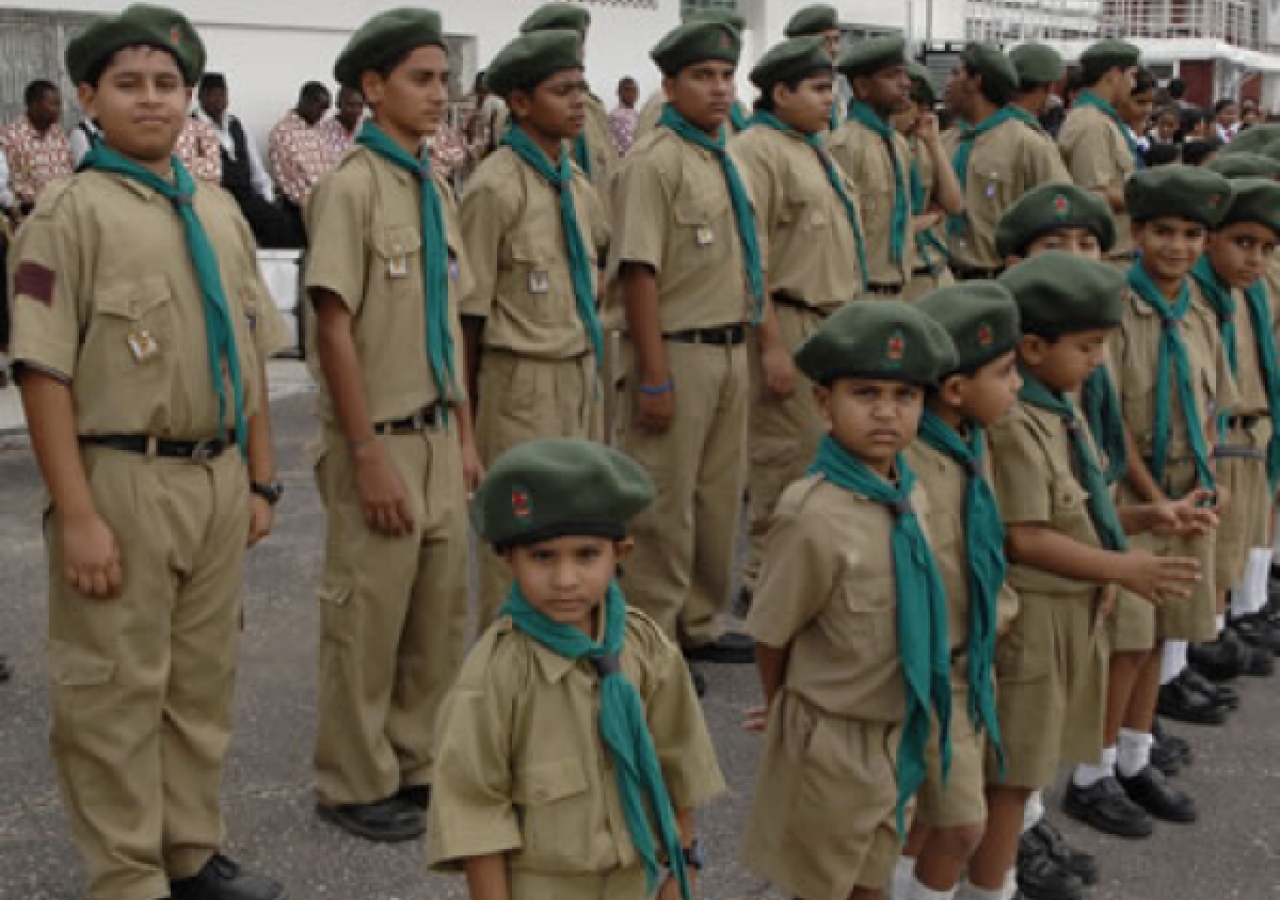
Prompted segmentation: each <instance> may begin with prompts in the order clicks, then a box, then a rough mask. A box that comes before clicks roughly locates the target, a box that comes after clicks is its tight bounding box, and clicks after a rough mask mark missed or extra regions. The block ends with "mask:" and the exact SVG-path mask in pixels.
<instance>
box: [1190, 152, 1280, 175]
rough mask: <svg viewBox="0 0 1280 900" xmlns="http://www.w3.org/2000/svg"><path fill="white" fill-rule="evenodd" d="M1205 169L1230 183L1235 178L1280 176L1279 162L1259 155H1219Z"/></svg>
mask: <svg viewBox="0 0 1280 900" xmlns="http://www.w3.org/2000/svg"><path fill="white" fill-rule="evenodd" d="M1205 168H1206V169H1208V170H1209V171H1211V172H1217V173H1218V174H1219V175H1221V176H1222V177H1223V178H1227V179H1230V180H1232V181H1235V180H1236V179H1237V178H1275V177H1276V176H1277V175H1280V161H1277V160H1274V159H1272V158H1271V157H1269V156H1263V155H1262V154H1261V153H1247V152H1246V153H1223V154H1219V155H1218V156H1216V157H1214V158H1213V160H1212V161H1211V162H1209V163H1207V164H1206V165H1205Z"/></svg>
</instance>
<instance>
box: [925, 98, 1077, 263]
mask: <svg viewBox="0 0 1280 900" xmlns="http://www.w3.org/2000/svg"><path fill="white" fill-rule="evenodd" d="M949 137H950V141H949V142H948V144H947V149H948V151H949V152H950V153H951V154H952V155H954V154H955V152H956V150H957V148H958V147H959V144H960V139H959V138H960V133H959V132H952V133H951V134H950V135H949ZM1051 182H1063V183H1067V184H1070V183H1071V176H1070V175H1068V174H1067V170H1066V167H1065V166H1063V164H1062V156H1061V154H1059V153H1058V148H1057V147H1056V146H1055V145H1054V143H1053V140H1052V139H1051V138H1050V137H1049V136H1048V135H1047V134H1045V133H1044V132H1043V131H1041V130H1040V129H1039V128H1033V127H1031V126H1030V125H1027V124H1026V123H1025V122H1019V121H1016V120H1013V121H1008V122H1005V123H1003V124H1002V125H1000V126H998V127H997V128H994V129H992V130H991V131H988V132H987V133H986V134H984V135H982V136H981V137H979V138H976V139H975V140H974V142H973V150H972V151H971V153H970V155H969V172H968V175H967V177H966V179H965V185H964V209H965V211H964V221H965V227H964V228H963V229H962V230H960V231H958V232H957V233H956V234H955V235H953V237H952V240H951V257H952V259H953V260H954V261H955V263H956V264H957V265H960V266H966V267H968V268H972V269H995V268H1001V267H1003V265H1004V260H1003V259H1002V258H1001V257H1000V254H998V253H996V224H997V223H998V222H999V221H1000V217H1001V216H1002V215H1004V212H1005V210H1007V209H1008V208H1009V207H1010V206H1012V205H1013V204H1014V202H1015V201H1017V199H1018V198H1019V197H1021V196H1022V195H1023V194H1025V193H1026V192H1027V191H1029V190H1031V189H1033V188H1036V187H1039V186H1040V185H1042V184H1049V183H1051Z"/></svg>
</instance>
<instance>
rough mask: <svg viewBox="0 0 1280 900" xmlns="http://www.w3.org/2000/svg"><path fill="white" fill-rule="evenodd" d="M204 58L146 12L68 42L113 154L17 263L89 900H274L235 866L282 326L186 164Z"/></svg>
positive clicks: (55, 199)
mask: <svg viewBox="0 0 1280 900" xmlns="http://www.w3.org/2000/svg"><path fill="white" fill-rule="evenodd" d="M204 59H205V54H204V46H203V44H202V43H201V41H200V38H199V36H198V35H197V34H196V32H195V31H194V29H192V27H191V24H190V23H189V22H188V21H187V20H186V19H185V18H184V17H183V16H182V15H181V14H180V13H178V12H175V11H173V10H169V9H164V8H161V7H155V6H141V5H139V6H132V7H129V8H128V9H126V10H125V11H124V12H123V13H122V14H120V15H118V16H112V17H109V18H104V19H100V20H98V21H96V22H95V23H93V24H92V25H90V26H89V28H88V29H87V30H86V31H85V32H84V33H83V34H81V35H80V36H79V37H77V38H76V39H75V40H74V41H72V42H71V44H70V46H69V47H68V48H67V58H66V63H67V70H68V73H69V75H70V76H71V80H72V81H74V82H75V83H76V85H77V87H78V91H79V97H80V103H81V106H82V107H83V108H84V110H85V112H86V114H88V115H90V116H92V117H93V118H94V119H95V120H96V121H97V123H98V124H99V127H100V128H101V129H102V141H101V142H100V143H99V144H98V145H97V146H96V147H95V148H94V149H93V150H92V151H91V152H90V153H89V154H88V155H87V156H86V157H85V160H84V164H83V170H82V171H81V173H80V174H78V175H76V176H74V177H73V178H71V179H68V180H66V181H63V182H61V183H59V184H57V185H54V186H52V187H50V188H49V189H48V190H47V191H46V192H45V193H44V195H43V196H42V197H41V199H40V203H39V204H38V205H37V207H36V209H35V212H34V213H33V214H32V216H31V218H30V219H28V220H27V222H26V224H25V225H24V226H23V228H22V231H21V232H20V234H19V237H18V240H17V243H16V244H15V245H14V248H13V252H12V256H11V260H12V268H11V271H12V296H13V320H14V335H13V345H12V351H11V352H12V354H13V359H14V362H15V363H16V365H17V371H18V376H19V378H20V386H21V389H22V398H23V404H24V407H25V409H26V415H27V421H28V422H29V424H30V429H31V440H32V445H33V446H34V448H35V453H36V458H37V460H38V462H39V463H40V468H41V471H42V473H43V475H44V479H45V483H46V485H47V486H48V490H49V495H50V501H51V505H50V506H49V508H48V515H47V516H46V520H45V534H46V538H47V541H48V550H49V647H48V656H49V664H50V699H51V703H52V707H53V710H52V719H53V724H52V735H51V745H52V751H53V757H54V762H55V763H56V766H57V770H58V779H59V782H60V785H61V788H62V794H63V799H64V802H65V804H66V806H67V811H68V814H69V818H70V823H71V833H72V836H73V839H74V841H75V844H76V847H77V849H78V850H79V851H80V854H81V855H82V857H83V858H84V861H85V864H86V867H87V868H88V874H89V888H88V892H87V894H88V897H89V898H90V900H156V898H161V897H163V898H169V897H173V898H182V900H193V898H215V900H223V898H225V900H233V898H234V900H271V898H275V897H279V896H281V895H282V893H283V889H282V888H281V886H280V885H279V884H277V883H275V882H273V881H270V880H268V879H266V878H262V877H260V876H256V875H251V874H249V873H247V872H245V871H244V870H242V869H241V868H240V867H239V866H238V865H237V864H236V863H234V862H232V861H231V860H230V859H228V858H226V857H225V856H223V855H222V854H221V853H220V847H221V844H222V841H223V839H224V828H223V820H222V812H221V804H220V802H219V790H220V787H221V781H222V763H223V759H224V757H225V755H226V751H227V746H228V744H229V742H230V736H231V735H230V731H231V707H232V689H233V684H234V678H235V657H236V638H237V636H238V635H239V632H240V625H241V615H242V608H241V591H242V576H243V562H244V552H245V545H246V542H247V543H249V544H252V543H254V542H256V541H258V540H259V539H261V538H262V537H263V536H264V535H265V534H266V533H267V532H268V531H269V530H270V528H271V523H272V517H273V516H272V511H271V502H269V500H268V498H269V497H270V498H278V491H277V489H276V487H275V486H274V485H271V484H269V483H268V482H271V481H272V480H273V479H274V459H273V453H272V448H271V432H270V426H269V423H268V418H267V405H266V397H267V389H266V375H265V369H264V365H263V364H264V361H265V360H266V358H267V357H268V356H269V355H270V354H271V353H273V352H274V351H276V350H278V349H280V347H281V346H282V343H283V341H282V340H281V338H282V333H283V327H282V325H281V323H280V320H279V317H278V315H277V313H276V311H275V306H274V304H273V303H272V301H271V297H270V295H269V294H268V293H267V290H266V287H265V286H264V284H263V282H262V278H261V276H260V275H259V273H258V268H257V263H256V261H255V256H254V244H253V238H252V236H251V233H250V231H249V227H248V225H247V224H246V223H245V221H244V219H243V218H242V217H241V215H240V212H239V210H238V209H237V208H236V206H235V203H234V202H233V201H232V200H231V198H230V197H229V196H228V195H226V194H224V193H223V192H222V191H220V190H217V189H216V188H213V189H211V188H209V187H207V186H203V185H198V184H196V183H195V182H194V181H193V179H192V177H191V175H190V173H189V172H187V171H186V169H185V168H183V166H182V164H181V163H180V162H179V161H178V159H177V157H175V156H174V155H173V148H174V145H175V143H176V141H177V138H178V135H179V133H180V132H181V130H182V125H183V123H184V122H185V121H186V109H187V105H188V104H189V103H190V102H191V88H192V86H193V85H194V84H195V83H196V82H197V81H198V80H199V78H200V74H201V71H202V69H203V66H204ZM251 492H253V494H254V496H252V497H251ZM259 495H261V496H259ZM15 877H16V873H13V872H10V873H8V874H7V875H6V881H9V882H11V883H12V881H13V879H14V878H15Z"/></svg>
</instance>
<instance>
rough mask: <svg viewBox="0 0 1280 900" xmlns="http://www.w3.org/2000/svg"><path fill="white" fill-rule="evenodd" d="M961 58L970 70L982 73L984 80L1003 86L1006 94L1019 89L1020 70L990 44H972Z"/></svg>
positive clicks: (965, 49)
mask: <svg viewBox="0 0 1280 900" xmlns="http://www.w3.org/2000/svg"><path fill="white" fill-rule="evenodd" d="M960 59H961V60H962V61H963V62H964V64H965V65H966V66H968V68H969V71H970V72H972V73H973V74H975V75H981V76H982V80H983V82H985V83H987V84H992V85H995V86H997V87H998V88H1001V89H1002V90H1003V91H1004V93H1005V94H1006V96H1007V95H1009V94H1012V93H1013V92H1014V91H1016V90H1017V89H1018V72H1017V70H1016V69H1014V67H1013V63H1012V62H1010V61H1009V57H1007V56H1005V55H1004V54H1003V53H1001V52H1000V51H999V50H997V49H996V48H995V47H992V46H991V45H990V44H970V45H969V46H967V47H965V48H964V52H963V53H961V54H960Z"/></svg>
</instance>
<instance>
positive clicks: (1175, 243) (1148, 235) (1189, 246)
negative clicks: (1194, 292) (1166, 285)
mask: <svg viewBox="0 0 1280 900" xmlns="http://www.w3.org/2000/svg"><path fill="white" fill-rule="evenodd" d="M1208 237H1209V229H1208V228H1206V227H1205V226H1203V225H1201V224H1200V223H1199V222H1192V221H1191V220H1190V219H1179V218H1177V217H1175V216H1161V217H1160V218H1157V219H1150V220H1149V221H1146V222H1135V223H1134V225H1133V239H1134V242H1135V243H1136V244H1137V245H1138V249H1139V250H1141V251H1142V265H1143V267H1144V268H1146V270H1147V272H1148V273H1150V275H1151V277H1152V278H1153V279H1155V280H1156V281H1168V282H1173V281H1177V280H1178V279H1181V278H1185V277H1186V276H1187V274H1188V273H1189V272H1190V271H1191V267H1192V266H1194V265H1195V264H1196V260H1197V259H1199V258H1200V254H1201V253H1204V245H1205V241H1206V240H1208Z"/></svg>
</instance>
